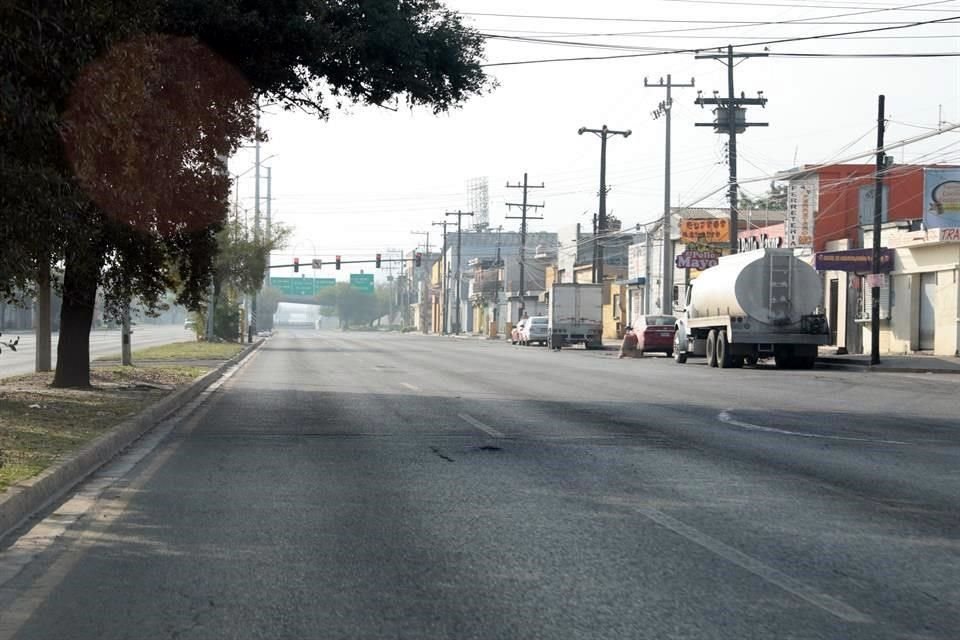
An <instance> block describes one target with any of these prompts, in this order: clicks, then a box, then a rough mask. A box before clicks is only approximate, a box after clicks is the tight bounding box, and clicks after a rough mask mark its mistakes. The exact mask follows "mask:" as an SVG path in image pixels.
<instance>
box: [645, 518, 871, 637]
mask: <svg viewBox="0 0 960 640" xmlns="http://www.w3.org/2000/svg"><path fill="white" fill-rule="evenodd" d="M634 508H635V509H636V510H637V511H638V512H640V513H641V514H643V515H644V516H646V517H647V518H649V519H650V520H653V521H654V522H656V523H657V524H659V525H660V526H661V527H664V528H666V529H669V530H670V531H673V532H674V533H676V534H678V535H680V536H683V537H684V538H686V539H687V540H689V541H690V542H693V543H695V544H698V545H700V546H701V547H703V548H704V549H706V550H707V551H710V552H712V553H714V554H716V555H717V556H720V557H721V558H723V559H724V560H726V561H728V562H732V563H733V564H735V565H737V566H738V567H740V568H741V569H745V570H747V571H749V572H750V573H752V574H753V575H755V576H757V577H759V578H762V579H763V580H766V581H767V582H769V583H770V584H773V585H776V586H778V587H780V588H781V589H783V590H784V591H786V592H788V593H792V594H793V595H795V596H797V597H798V598H800V599H802V600H806V601H807V602H809V603H810V604H812V605H814V606H815V607H818V608H820V609H823V610H824V611H826V612H827V613H830V614H832V615H834V616H836V617H837V618H840V619H841V620H845V621H847V622H857V623H861V624H867V623H871V622H873V618H871V617H870V616H868V615H867V614H865V613H862V612H860V611H857V610H856V609H854V608H853V607H851V606H850V605H848V604H847V603H845V602H842V601H840V600H838V599H837V598H834V597H833V596H830V595H827V594H825V593H822V592H820V591H817V590H816V589H814V588H813V587H811V586H810V585H808V584H804V583H803V582H800V581H799V580H797V579H796V578H792V577H790V576H788V575H787V574H785V573H783V572H782V571H778V570H777V569H774V568H773V567H771V566H768V565H766V564H764V563H762V562H760V561H759V560H757V559H756V558H752V557H750V556H748V555H747V554H745V553H743V552H742V551H738V550H736V549H734V548H733V547H731V546H729V545H727V544H724V543H723V542H720V541H719V540H717V539H716V538H713V537H711V536H709V535H707V534H706V533H704V532H702V531H700V530H699V529H695V528H694V527H691V526H690V525H688V524H685V523H683V522H680V521H679V520H677V519H676V518H673V517H671V516H668V515H667V514H665V513H664V512H662V511H660V510H659V509H653V508H651V507H643V506H634Z"/></svg>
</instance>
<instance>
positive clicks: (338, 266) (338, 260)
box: [337, 256, 340, 271]
mask: <svg viewBox="0 0 960 640" xmlns="http://www.w3.org/2000/svg"><path fill="white" fill-rule="evenodd" d="M337 271H340V256H337Z"/></svg>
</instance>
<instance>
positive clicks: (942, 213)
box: [923, 167, 960, 229]
mask: <svg viewBox="0 0 960 640" xmlns="http://www.w3.org/2000/svg"><path fill="white" fill-rule="evenodd" d="M923 223H924V224H925V225H926V227H927V228H928V229H940V228H955V227H960V167H958V168H953V169H937V168H932V169H924V170H923Z"/></svg>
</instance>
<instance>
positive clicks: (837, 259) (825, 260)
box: [815, 249, 895, 273]
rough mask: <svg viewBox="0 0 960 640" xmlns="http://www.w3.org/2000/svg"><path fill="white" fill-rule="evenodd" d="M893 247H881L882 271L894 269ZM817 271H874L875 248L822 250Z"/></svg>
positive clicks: (816, 266) (819, 254)
mask: <svg viewBox="0 0 960 640" xmlns="http://www.w3.org/2000/svg"><path fill="white" fill-rule="evenodd" d="M894 253H895V252H894V250H893V249H880V268H879V269H878V271H879V272H880V273H890V272H891V271H893V256H894ZM815 260H816V261H815V268H816V270H817V271H849V272H854V273H872V272H873V249H850V250H849V251H821V252H820V253H818V254H817V256H816V259H815Z"/></svg>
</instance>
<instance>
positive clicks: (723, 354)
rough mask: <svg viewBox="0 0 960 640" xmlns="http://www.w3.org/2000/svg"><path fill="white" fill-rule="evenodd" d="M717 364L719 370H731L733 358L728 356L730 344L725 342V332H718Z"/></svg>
mask: <svg viewBox="0 0 960 640" xmlns="http://www.w3.org/2000/svg"><path fill="white" fill-rule="evenodd" d="M715 348H716V352H717V364H716V366H718V367H720V368H721V369H732V368H733V357H731V355H730V343H729V342H727V332H726V331H718V332H717V341H716V347H715Z"/></svg>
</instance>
